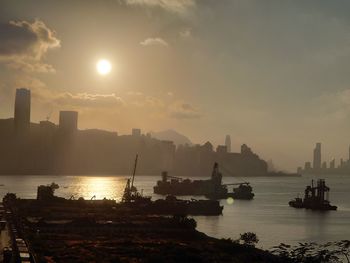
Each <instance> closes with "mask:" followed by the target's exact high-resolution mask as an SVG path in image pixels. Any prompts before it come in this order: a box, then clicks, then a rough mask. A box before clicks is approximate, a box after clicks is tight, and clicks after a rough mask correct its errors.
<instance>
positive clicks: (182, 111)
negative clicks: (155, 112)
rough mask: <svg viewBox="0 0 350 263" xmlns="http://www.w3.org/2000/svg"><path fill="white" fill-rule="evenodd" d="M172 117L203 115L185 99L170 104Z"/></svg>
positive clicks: (189, 117)
mask: <svg viewBox="0 0 350 263" xmlns="http://www.w3.org/2000/svg"><path fill="white" fill-rule="evenodd" d="M169 114H170V117H172V118H175V119H198V118H200V117H201V114H200V113H199V111H198V110H197V109H196V108H194V107H193V106H192V105H190V104H188V103H185V102H183V101H176V102H174V103H173V104H171V105H170V106H169Z"/></svg>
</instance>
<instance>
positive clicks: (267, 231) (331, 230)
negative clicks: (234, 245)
mask: <svg viewBox="0 0 350 263" xmlns="http://www.w3.org/2000/svg"><path fill="white" fill-rule="evenodd" d="M127 178H129V176H0V195H1V196H3V195H5V194H6V193H8V192H12V193H16V194H17V196H18V197H21V198H36V190H37V186H38V185H41V184H50V183H52V182H55V183H57V184H59V186H60V188H59V189H58V190H56V195H57V196H62V197H66V198H71V197H72V198H79V197H84V198H85V199H91V198H92V197H93V196H95V198H96V199H102V198H104V197H106V198H108V199H116V200H117V201H120V200H121V197H122V194H123V190H124V187H125V183H126V179H127ZM319 178H324V179H326V184H327V185H328V186H329V187H330V189H331V191H330V201H331V204H334V205H336V206H338V210H337V211H323V212H318V211H310V210H305V209H295V208H292V207H289V206H288V201H290V200H291V199H293V198H295V197H296V196H297V195H298V194H299V196H300V197H302V196H303V193H304V189H305V187H306V185H307V184H309V183H310V182H311V180H312V179H314V180H317V179H319ZM159 179H160V176H137V177H136V179H135V185H136V186H137V188H138V189H139V191H143V194H144V195H152V198H153V199H157V198H163V197H162V196H158V195H154V194H153V186H154V185H155V183H156V181H157V180H159ZM197 179H200V178H197ZM203 179H206V178H203ZM223 180H224V183H237V182H243V181H249V182H250V183H251V185H252V187H253V191H254V193H255V199H254V200H251V201H244V200H234V201H233V203H232V202H227V200H221V204H222V205H224V210H223V215H222V216H196V217H194V218H195V219H196V221H197V225H198V226H197V229H198V230H199V231H202V232H204V233H206V234H208V235H210V236H213V237H217V238H232V239H236V238H238V237H239V234H240V233H244V232H255V233H256V234H257V235H258V237H259V239H260V241H259V244H258V246H259V247H263V248H265V249H269V248H271V247H272V246H274V245H278V244H279V243H281V242H283V243H287V244H296V243H298V242H320V243H323V242H327V241H335V240H343V239H350V175H327V176H321V177H319V176H311V175H310V176H303V177H276V178H271V177H252V178H239V179H237V178H231V177H230V178H229V177H224V179H223ZM186 198H191V197H186ZM193 198H197V199H200V198H204V197H193Z"/></svg>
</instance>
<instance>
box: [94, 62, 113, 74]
mask: <svg viewBox="0 0 350 263" xmlns="http://www.w3.org/2000/svg"><path fill="white" fill-rule="evenodd" d="M96 69H97V72H98V73H99V74H100V75H107V74H109V73H110V72H111V69H112V65H111V63H110V62H109V61H108V60H106V59H101V60H99V61H98V62H97V65H96Z"/></svg>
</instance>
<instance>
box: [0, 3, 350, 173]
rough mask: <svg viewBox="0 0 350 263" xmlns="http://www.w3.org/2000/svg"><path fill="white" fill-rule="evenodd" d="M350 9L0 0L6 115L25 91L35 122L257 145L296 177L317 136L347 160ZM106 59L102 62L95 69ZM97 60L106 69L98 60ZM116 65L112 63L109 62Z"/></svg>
mask: <svg viewBox="0 0 350 263" xmlns="http://www.w3.org/2000/svg"><path fill="white" fill-rule="evenodd" d="M349 7H350V3H348V2H347V1H340V0H338V1H314V0H312V1H269V0H268V1H259V0H251V1H234V0H232V1H229V0H220V1H213V0H197V1H195V0H168V1H167V0H163V1H153V0H148V1H147V0H110V1H104V2H103V4H100V5H97V4H96V1H74V2H72V1H30V0H29V1H28V0H27V1H16V2H15V3H14V2H13V1H5V0H1V1H0V38H1V39H0V79H1V83H0V105H1V111H0V118H9V117H12V116H13V102H14V95H15V90H16V88H22V87H25V88H29V89H31V92H32V113H31V119H32V121H33V122H39V121H40V120H45V119H47V118H49V119H50V121H53V122H55V123H58V113H59V110H76V111H78V112H79V128H80V129H86V128H98V129H106V130H112V131H117V132H118V133H119V134H126V133H130V130H131V128H133V127H139V128H141V129H142V130H143V131H160V130H166V129H169V128H173V129H175V130H176V131H178V132H180V133H181V134H184V135H186V136H188V137H189V138H190V139H191V140H192V142H194V143H201V144H203V143H205V142H206V141H208V140H209V141H211V142H212V143H213V144H214V145H216V144H223V143H224V139H225V135H226V134H230V135H231V138H232V144H233V147H232V151H237V152H238V151H239V149H240V148H239V147H240V145H241V144H243V143H247V144H248V145H251V146H252V147H253V148H254V150H255V152H257V153H258V154H259V155H260V156H262V157H263V158H264V159H266V160H268V159H272V160H273V161H274V164H275V166H276V167H278V168H279V169H286V170H293V171H295V169H296V167H297V166H302V165H303V163H304V162H305V161H306V160H312V148H313V147H314V145H315V143H316V142H322V147H323V156H322V158H324V160H331V159H332V158H333V157H335V158H337V159H339V158H340V157H344V158H346V157H347V156H348V144H349V143H350V141H349V140H348V136H347V135H348V133H349V129H350V125H349V121H348V118H349V109H350V107H349V105H350V91H349V80H350V77H349V76H350V74H349V69H350V67H349V61H350V60H349V59H348V58H349V55H350V49H349V33H348V32H349V28H350V24H349V22H350V21H349V19H350V18H349V16H348V12H347V10H349ZM99 62H100V64H99V66H98V65H97V64H98V63H99ZM101 62H102V64H101ZM106 62H107V64H106Z"/></svg>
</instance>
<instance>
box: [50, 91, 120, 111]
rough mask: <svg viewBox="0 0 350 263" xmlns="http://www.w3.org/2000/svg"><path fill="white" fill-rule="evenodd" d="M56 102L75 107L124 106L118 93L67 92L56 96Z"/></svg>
mask: <svg viewBox="0 0 350 263" xmlns="http://www.w3.org/2000/svg"><path fill="white" fill-rule="evenodd" d="M55 102H56V103H57V104H60V105H65V106H74V107H111V106H123V105H124V104H125V103H124V101H123V99H122V98H121V97H119V96H117V95H116V94H114V93H112V94H90V93H77V94H72V93H69V92H65V93H63V94H59V95H58V96H57V97H56V98H55Z"/></svg>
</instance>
